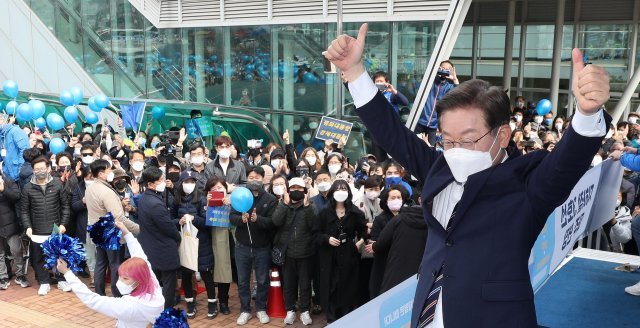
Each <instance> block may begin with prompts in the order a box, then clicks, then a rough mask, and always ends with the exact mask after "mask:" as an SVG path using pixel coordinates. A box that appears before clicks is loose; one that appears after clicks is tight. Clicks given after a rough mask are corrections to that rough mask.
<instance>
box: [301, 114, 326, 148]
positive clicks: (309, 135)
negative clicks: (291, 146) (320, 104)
mask: <svg viewBox="0 0 640 328" xmlns="http://www.w3.org/2000/svg"><path fill="white" fill-rule="evenodd" d="M311 126H315V128H311ZM317 128H318V123H317V122H315V121H312V122H311V123H309V129H305V128H303V129H302V131H301V132H300V139H301V140H300V142H299V143H298V145H296V153H297V154H298V155H301V154H302V152H303V151H304V150H305V149H307V148H313V149H315V150H316V151H320V150H322V149H323V148H324V141H322V140H320V139H316V138H315V134H314V133H315V129H317Z"/></svg>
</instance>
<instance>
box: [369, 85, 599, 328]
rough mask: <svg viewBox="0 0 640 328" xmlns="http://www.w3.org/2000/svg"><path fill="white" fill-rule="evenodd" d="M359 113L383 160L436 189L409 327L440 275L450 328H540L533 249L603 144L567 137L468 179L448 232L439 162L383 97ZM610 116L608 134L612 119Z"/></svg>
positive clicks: (446, 179)
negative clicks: (440, 215)
mask: <svg viewBox="0 0 640 328" xmlns="http://www.w3.org/2000/svg"><path fill="white" fill-rule="evenodd" d="M357 113H358V115H359V116H360V118H361V119H362V121H363V122H364V124H365V125H366V126H367V128H368V129H369V132H370V133H371V135H372V136H373V138H374V139H375V140H376V141H378V142H379V144H380V146H381V147H382V148H383V149H384V150H385V151H387V152H389V154H390V155H391V156H392V157H393V158H394V159H396V160H397V161H398V162H399V163H400V164H401V165H402V166H404V167H405V168H407V170H408V171H409V172H411V173H412V174H413V175H414V176H415V177H416V178H418V180H419V181H421V182H423V183H424V182H425V181H428V182H429V183H424V189H423V191H422V199H423V203H422V206H423V211H424V217H425V220H426V222H427V226H428V230H429V238H427V242H426V246H425V252H424V256H423V257H422V261H421V264H420V269H419V272H418V274H419V279H418V287H417V289H416V294H415V298H414V302H413V312H412V320H411V327H416V326H417V323H418V318H419V315H420V312H421V311H422V309H423V307H424V305H425V301H426V299H427V296H428V293H429V291H430V288H431V286H432V284H433V280H434V279H435V276H436V274H437V273H438V271H439V270H440V268H443V271H442V272H443V274H444V278H443V279H444V280H443V294H442V306H443V313H444V318H443V320H444V324H445V327H448V328H458V327H525V328H529V327H530V328H536V327H538V325H537V321H536V310H535V305H534V299H533V289H532V287H531V282H530V277H529V270H528V267H527V261H528V259H529V255H530V254H531V247H532V246H533V244H534V242H535V240H536V238H537V237H538V235H539V233H540V231H541V230H542V228H543V227H544V225H545V223H546V220H547V218H548V216H549V214H551V212H553V210H554V209H555V208H556V207H558V206H560V205H561V204H562V203H563V202H564V201H565V200H566V199H567V197H569V194H570V193H571V190H572V189H573V187H574V186H575V185H576V183H577V182H578V180H580V178H581V177H582V175H584V173H585V172H586V171H587V170H588V169H589V166H590V165H591V161H592V160H593V156H594V155H595V154H596V152H597V151H598V149H599V148H600V146H601V144H602V139H603V137H595V138H589V137H584V136H581V135H579V134H577V133H576V132H575V131H574V130H573V128H569V129H567V131H566V132H565V134H564V136H563V137H562V140H560V142H558V144H557V145H556V148H555V149H554V151H553V152H551V153H549V152H546V151H535V152H532V153H529V154H527V155H524V156H517V152H511V153H509V158H508V160H507V161H506V162H504V163H501V164H499V165H496V166H493V167H491V168H489V169H486V170H484V171H481V172H478V173H476V174H473V175H471V176H470V177H469V179H468V180H467V182H466V184H465V188H464V193H463V194H462V199H461V200H460V202H459V203H458V207H457V215H456V218H455V220H454V221H453V223H452V225H451V227H450V229H447V230H445V228H444V227H443V226H442V225H441V224H440V222H438V221H437V220H436V219H435V218H434V217H433V215H432V210H433V209H432V207H433V199H434V197H435V196H436V195H437V194H438V193H440V191H442V190H443V189H444V188H445V187H446V186H447V185H449V184H450V183H451V182H453V180H454V179H453V175H452V174H451V169H450V168H449V166H448V165H447V162H446V161H445V159H444V156H443V155H442V153H440V152H437V151H436V150H434V149H433V148H431V147H428V146H427V145H426V144H425V143H424V142H423V141H422V140H420V139H419V138H418V137H417V136H416V135H415V134H414V133H413V132H412V131H410V130H409V129H407V128H406V127H405V126H404V124H402V122H401V121H400V119H399V118H398V117H397V116H396V115H395V114H394V113H393V110H392V109H391V108H390V105H389V103H388V102H387V101H386V99H385V98H384V97H383V96H382V95H376V96H375V97H374V98H373V100H371V101H370V102H369V103H368V104H366V105H364V106H362V107H361V108H359V109H357ZM604 115H605V121H606V125H607V126H608V124H610V123H611V117H610V116H609V115H608V114H606V113H605V114H604ZM445 264H446V266H444V265H445ZM461 313H464V315H460V314H461Z"/></svg>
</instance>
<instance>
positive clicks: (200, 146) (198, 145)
mask: <svg viewBox="0 0 640 328" xmlns="http://www.w3.org/2000/svg"><path fill="white" fill-rule="evenodd" d="M198 149H202V152H203V153H204V152H206V148H205V147H204V145H203V144H202V143H200V142H194V143H193V144H192V145H191V147H189V152H192V151H195V150H198Z"/></svg>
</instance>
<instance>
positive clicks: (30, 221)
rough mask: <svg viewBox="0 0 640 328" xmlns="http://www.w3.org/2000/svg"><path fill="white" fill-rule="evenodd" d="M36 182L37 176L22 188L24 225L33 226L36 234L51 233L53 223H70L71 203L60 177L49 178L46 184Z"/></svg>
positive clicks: (25, 226) (65, 224) (24, 226)
mask: <svg viewBox="0 0 640 328" xmlns="http://www.w3.org/2000/svg"><path fill="white" fill-rule="evenodd" d="M44 187H45V188H44V190H43V188H42V186H39V185H37V184H36V183H35V177H34V178H32V179H31V182H29V183H27V184H26V185H25V186H24V189H23V190H22V214H21V216H22V218H21V219H22V227H23V228H24V229H27V228H31V229H32V230H33V231H32V232H33V234H34V235H49V234H51V231H52V230H53V224H54V223H55V224H58V225H64V226H67V225H69V220H70V214H71V209H70V208H71V205H70V199H69V196H68V195H67V193H66V189H65V187H64V185H63V184H62V182H61V181H60V179H58V178H53V177H50V178H49V182H48V183H47V184H46V185H45V186H44Z"/></svg>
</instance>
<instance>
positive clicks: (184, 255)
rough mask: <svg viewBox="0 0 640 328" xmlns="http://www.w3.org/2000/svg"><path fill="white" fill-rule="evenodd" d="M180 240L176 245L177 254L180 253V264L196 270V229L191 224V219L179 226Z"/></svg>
mask: <svg viewBox="0 0 640 328" xmlns="http://www.w3.org/2000/svg"><path fill="white" fill-rule="evenodd" d="M180 235H181V236H182V241H181V242H180V245H179V246H178V254H179V255H180V265H181V266H183V267H185V268H187V269H189V270H192V271H198V244H199V241H198V238H197V237H196V236H197V235H198V229H197V228H196V227H195V226H193V223H192V222H191V220H187V222H186V223H185V224H184V225H183V226H182V227H181V228H180Z"/></svg>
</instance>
